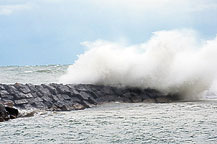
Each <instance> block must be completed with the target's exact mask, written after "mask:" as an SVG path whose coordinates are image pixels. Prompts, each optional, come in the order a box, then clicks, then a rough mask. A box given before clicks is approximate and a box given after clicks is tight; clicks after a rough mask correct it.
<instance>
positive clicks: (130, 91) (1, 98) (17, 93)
mask: <svg viewBox="0 0 217 144" xmlns="http://www.w3.org/2000/svg"><path fill="white" fill-rule="evenodd" d="M174 100H176V97H175V96H171V95H165V94H162V93H160V92H159V91H157V90H153V89H139V88H126V87H125V88H124V87H110V86H101V85H100V86H99V85H89V84H78V85H72V84H68V85H63V84H55V83H52V84H41V85H33V84H20V83H15V84H0V119H1V118H2V117H3V116H5V117H6V119H9V118H10V117H12V118H14V117H17V115H15V114H10V112H8V110H7V109H9V108H11V109H12V108H13V106H15V107H16V108H18V109H27V110H28V109H32V108H36V109H42V110H54V111H70V110H81V109H85V108H90V107H92V106H95V105H97V104H101V103H106V102H127V103H135V102H157V103H161V102H171V101H174ZM7 104H10V106H7ZM8 115H9V116H8ZM2 119H4V118H2Z"/></svg>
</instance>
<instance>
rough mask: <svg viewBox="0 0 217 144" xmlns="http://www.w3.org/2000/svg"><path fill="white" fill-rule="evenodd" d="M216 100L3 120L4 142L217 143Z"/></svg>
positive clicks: (112, 107) (110, 107)
mask: <svg viewBox="0 0 217 144" xmlns="http://www.w3.org/2000/svg"><path fill="white" fill-rule="evenodd" d="M216 110H217V103H216V102H185V103H170V104H144V103H137V104H135V103H134V104H132V103H131V104H126V103H125V104H121V103H118V104H117V103H111V104H106V105H102V106H98V107H95V108H91V109H86V110H81V111H71V112H57V113H55V112H45V113H43V112H41V113H40V114H37V115H35V116H34V117H30V118H20V119H15V120H11V121H8V122H4V123H1V125H0V129H1V131H0V137H1V139H0V143H4V144H7V143H8V144H9V143H30V144H31V143H35V144H36V143H37V144H42V143H58V144H66V143H98V144H101V143H120V144H126V143H138V144H140V143H156V144H159V143H174V144H175V143H177V144H179V143H185V144H187V143H197V144H204V143H209V144H216V141H217V114H216Z"/></svg>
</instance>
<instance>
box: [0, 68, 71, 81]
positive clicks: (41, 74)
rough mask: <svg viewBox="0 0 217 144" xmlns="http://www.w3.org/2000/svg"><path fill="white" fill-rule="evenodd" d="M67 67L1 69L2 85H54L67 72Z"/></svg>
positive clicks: (0, 78) (0, 79)
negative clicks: (16, 83)
mask: <svg viewBox="0 0 217 144" xmlns="http://www.w3.org/2000/svg"><path fill="white" fill-rule="evenodd" d="M67 67H68V66H67V65H48V66H4V67H0V83H15V82H19V83H33V84H41V83H52V82H58V78H59V77H60V76H61V75H63V74H64V73H65V72H66V70H67Z"/></svg>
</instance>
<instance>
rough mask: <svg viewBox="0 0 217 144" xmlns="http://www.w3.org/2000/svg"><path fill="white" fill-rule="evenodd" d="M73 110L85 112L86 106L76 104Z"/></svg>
mask: <svg viewBox="0 0 217 144" xmlns="http://www.w3.org/2000/svg"><path fill="white" fill-rule="evenodd" d="M73 109H74V110H83V109H85V106H83V105H81V104H79V103H75V104H74V105H73Z"/></svg>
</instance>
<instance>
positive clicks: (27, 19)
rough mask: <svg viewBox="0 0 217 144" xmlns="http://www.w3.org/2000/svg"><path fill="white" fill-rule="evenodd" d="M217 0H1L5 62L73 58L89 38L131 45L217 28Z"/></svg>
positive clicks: (0, 54) (0, 56)
mask: <svg viewBox="0 0 217 144" xmlns="http://www.w3.org/2000/svg"><path fill="white" fill-rule="evenodd" d="M216 15H217V1H216V0H0V66H8V65H49V64H72V63H74V61H75V60H76V59H77V56H78V55H79V54H82V53H83V52H84V51H85V50H86V48H85V47H84V46H82V44H81V43H83V42H85V41H96V40H106V41H112V42H125V43H127V44H128V45H133V44H137V43H142V42H145V41H147V40H148V39H149V38H150V36H151V35H152V33H153V32H156V31H161V30H173V29H193V30H195V31H197V32H198V35H200V37H202V38H204V39H212V38H213V37H215V36H216V34H217V18H216Z"/></svg>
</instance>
